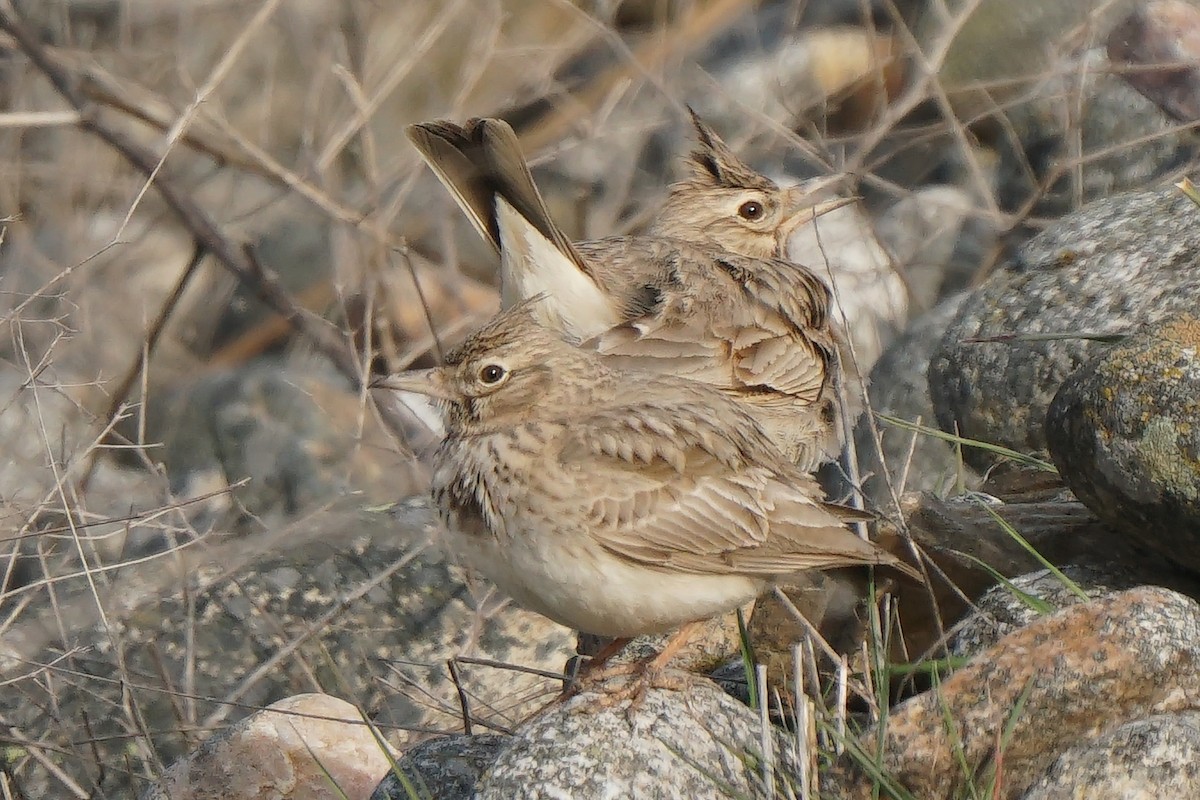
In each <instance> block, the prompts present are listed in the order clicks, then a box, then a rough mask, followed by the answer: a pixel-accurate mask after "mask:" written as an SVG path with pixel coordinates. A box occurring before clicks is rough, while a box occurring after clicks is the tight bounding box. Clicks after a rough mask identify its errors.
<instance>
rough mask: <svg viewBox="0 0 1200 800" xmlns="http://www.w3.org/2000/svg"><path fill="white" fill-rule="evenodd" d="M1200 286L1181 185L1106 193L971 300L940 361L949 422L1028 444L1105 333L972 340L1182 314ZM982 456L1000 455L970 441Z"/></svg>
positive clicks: (1122, 327)
mask: <svg viewBox="0 0 1200 800" xmlns="http://www.w3.org/2000/svg"><path fill="white" fill-rule="evenodd" d="M1198 293H1200V209H1197V208H1196V206H1195V205H1194V204H1193V203H1192V202H1191V201H1190V200H1188V199H1187V198H1186V197H1184V196H1183V195H1181V194H1180V193H1179V192H1178V190H1176V189H1174V188H1164V189H1161V190H1158V191H1154V192H1142V193H1137V194H1124V195H1119V196H1116V197H1112V198H1109V199H1106V200H1101V201H1098V202H1096V203H1093V204H1091V205H1089V206H1087V207H1086V208H1084V209H1082V210H1080V211H1078V212H1076V213H1074V214H1071V215H1069V216H1066V217H1063V219H1061V220H1060V221H1059V222H1057V223H1056V224H1054V225H1053V226H1051V227H1050V228H1047V229H1046V230H1045V231H1044V232H1043V233H1041V234H1040V235H1038V236H1036V237H1034V238H1033V239H1031V240H1030V241H1029V242H1027V243H1026V244H1025V245H1024V246H1023V247H1022V248H1021V249H1020V251H1019V253H1018V254H1017V256H1016V257H1015V258H1014V259H1013V260H1012V261H1011V262H1010V263H1008V264H1007V265H1006V266H1005V268H1004V269H1003V270H1001V271H999V272H997V273H996V274H994V275H992V276H991V277H990V278H989V279H988V280H987V281H986V282H985V283H984V284H983V286H981V287H980V288H979V289H978V290H976V291H975V292H974V293H973V294H972V295H971V296H970V298H969V299H968V300H967V301H966V303H964V305H963V307H962V308H961V309H960V311H959V313H958V315H957V316H956V317H955V319H954V321H953V322H952V323H951V324H950V326H949V327H948V328H947V330H946V333H945V335H944V336H943V337H942V341H941V344H940V345H939V346H938V348H937V351H936V352H935V353H934V355H933V358H932V360H931V362H930V365H929V391H930V396H931V398H932V399H933V405H934V408H935V409H936V410H937V417H938V424H939V425H940V426H941V427H942V428H943V429H944V430H954V428H955V426H956V425H957V427H958V429H959V430H960V431H961V432H962V434H963V435H964V436H966V437H968V438H972V439H980V440H983V441H987V442H993V443H996V444H1001V445H1005V446H1007V447H1011V448H1013V449H1016V450H1021V451H1026V452H1042V451H1044V450H1045V447H1046V439H1045V432H1044V423H1045V420H1046V409H1047V408H1048V407H1049V406H1050V401H1051V399H1052V398H1053V397H1054V393H1055V392H1057V391H1058V387H1059V385H1060V384H1061V383H1062V382H1063V380H1064V379H1065V378H1066V377H1067V376H1068V375H1070V374H1071V373H1072V372H1074V371H1075V370H1076V369H1078V368H1079V367H1080V366H1081V365H1082V364H1084V363H1086V361H1087V360H1088V359H1089V358H1091V357H1093V356H1095V355H1096V353H1097V352H1099V351H1100V350H1102V349H1103V348H1104V347H1105V345H1103V344H1101V343H1098V342H1094V341H1085V340H1079V339H1067V340H1057V341H1049V342H998V343H987V344H977V343H967V342H964V340H965V339H967V338H969V337H981V336H995V335H998V334H1011V333H1063V332H1073V331H1083V332H1116V331H1127V330H1131V329H1133V328H1134V327H1136V326H1137V325H1140V324H1142V323H1146V322H1150V323H1154V322H1161V321H1166V320H1169V319H1172V318H1174V317H1176V316H1177V315H1178V314H1180V313H1185V312H1189V311H1191V310H1192V309H1193V308H1194V307H1195V298H1196V297H1197V294H1198ZM964 455H965V456H966V457H968V458H971V459H973V460H974V461H975V463H976V465H979V466H987V465H988V464H989V463H990V462H991V458H990V457H989V456H987V454H986V453H984V452H982V451H979V450H978V449H976V448H967V449H964Z"/></svg>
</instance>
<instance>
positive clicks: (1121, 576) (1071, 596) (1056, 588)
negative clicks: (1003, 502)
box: [948, 566, 1138, 657]
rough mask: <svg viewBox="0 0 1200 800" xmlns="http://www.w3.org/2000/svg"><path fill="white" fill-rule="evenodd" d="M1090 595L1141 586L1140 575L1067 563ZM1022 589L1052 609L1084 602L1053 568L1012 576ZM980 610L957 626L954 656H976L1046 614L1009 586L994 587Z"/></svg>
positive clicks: (1069, 571) (953, 636)
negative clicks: (1138, 578) (1138, 577)
mask: <svg viewBox="0 0 1200 800" xmlns="http://www.w3.org/2000/svg"><path fill="white" fill-rule="evenodd" d="M1060 571H1061V572H1062V573H1063V574H1064V575H1066V576H1067V578H1068V579H1070V580H1071V581H1073V582H1074V583H1075V585H1076V586H1078V587H1079V588H1080V589H1082V590H1083V593H1084V594H1086V595H1087V596H1088V597H1089V598H1092V599H1095V598H1097V597H1103V596H1104V595H1107V594H1112V593H1113V592H1117V591H1121V590H1123V589H1130V588H1132V587H1134V586H1137V585H1138V581H1137V576H1135V575H1134V574H1133V573H1132V572H1129V571H1127V570H1122V569H1121V568H1120V567H1117V566H1110V567H1105V568H1103V569H1101V568H1099V567H1093V566H1081V567H1076V566H1066V567H1062V569H1061V570H1060ZM1009 580H1010V582H1011V583H1012V584H1013V586H1015V587H1016V588H1017V589H1018V590H1020V591H1022V592H1025V593H1026V594H1028V595H1031V596H1033V597H1036V598H1037V599H1039V600H1042V601H1044V602H1046V603H1049V604H1050V606H1051V608H1052V609H1055V610H1057V609H1060V608H1066V607H1067V606H1073V605H1077V604H1078V603H1080V602H1082V601H1083V600H1082V598H1081V597H1079V595H1077V594H1075V592H1073V591H1072V590H1071V589H1070V588H1069V587H1068V586H1067V585H1066V584H1065V583H1063V581H1062V580H1061V579H1060V578H1059V577H1058V576H1057V575H1054V574H1053V573H1052V572H1050V570H1048V569H1043V570H1039V571H1038V572H1031V573H1029V574H1027V575H1018V576H1016V577H1015V578H1010V579H1009ZM975 607H976V609H977V610H975V611H974V612H972V613H971V614H970V615H969V616H967V617H966V618H964V619H963V620H962V621H961V622H959V623H958V624H957V625H955V626H954V629H953V630H952V631H951V632H950V641H949V644H948V649H949V650H950V653H951V655H955V656H967V657H970V656H974V655H975V654H977V653H980V652H982V651H983V650H986V649H987V648H989V647H991V646H992V645H994V644H995V643H996V642H998V641H1000V639H1002V638H1003V637H1005V636H1007V635H1008V634H1010V633H1012V632H1013V631H1016V630H1018V629H1020V628H1023V627H1025V626H1026V625H1028V624H1029V623H1031V622H1033V621H1034V620H1035V619H1037V618H1038V617H1040V616H1042V614H1041V613H1040V612H1038V611H1036V610H1034V609H1033V608H1030V606H1029V604H1028V603H1027V602H1025V601H1024V600H1023V599H1021V598H1019V597H1017V596H1016V595H1015V594H1013V591H1012V589H1010V588H1009V587H1007V586H1003V585H1000V586H994V587H992V588H991V589H988V590H987V591H986V592H985V593H984V595H983V597H981V598H979V600H977V601H976V602H975Z"/></svg>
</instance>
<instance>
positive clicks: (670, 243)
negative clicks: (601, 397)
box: [409, 119, 844, 470]
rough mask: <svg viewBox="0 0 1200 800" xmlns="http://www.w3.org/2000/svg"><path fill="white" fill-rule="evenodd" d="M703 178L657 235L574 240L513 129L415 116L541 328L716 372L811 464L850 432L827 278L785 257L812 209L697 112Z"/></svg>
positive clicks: (712, 376)
mask: <svg viewBox="0 0 1200 800" xmlns="http://www.w3.org/2000/svg"><path fill="white" fill-rule="evenodd" d="M695 122H696V126H697V130H698V131H699V133H700V141H701V146H700V149H699V150H697V151H696V152H695V153H694V154H693V155H692V157H691V163H692V164H693V165H694V166H693V176H692V178H691V179H690V180H688V181H684V182H681V183H679V184H676V186H675V187H673V189H672V192H671V196H670V198H669V199H668V201H667V204H666V206H665V207H664V209H663V212H662V217H661V219H660V220H659V221H658V222H656V223H655V226H654V229H653V235H649V236H621V237H608V238H605V239H598V240H592V241H583V242H575V243H572V242H571V241H570V240H569V239H568V238H567V237H566V236H565V235H564V234H563V233H562V232H561V230H560V229H559V228H558V226H557V225H556V224H555V223H554V221H553V220H552V219H551V218H550V215H549V213H548V211H547V210H546V205H545V203H544V202H543V200H542V198H541V195H540V194H539V193H538V190H537V187H536V186H535V185H534V183H533V178H532V176H531V174H530V171H529V167H528V165H527V163H526V161H525V158H524V155H523V154H522V153H521V149H520V146H519V144H518V142H517V138H516V135H515V134H514V133H513V130H512V128H510V127H509V126H508V125H507V124H506V123H504V122H502V121H500V120H495V119H480V120H473V121H471V122H468V123H467V124H466V125H464V126H460V125H456V124H454V123H451V122H430V123H422V124H419V125H414V126H412V127H411V128H410V129H409V136H410V138H411V139H412V140H413V142H414V144H415V145H416V147H417V149H418V150H419V151H420V152H421V154H422V155H423V157H424V158H425V160H426V161H427V162H428V163H429V165H430V166H431V167H432V169H433V170H434V171H435V172H436V173H437V175H438V176H439V177H440V178H441V180H442V182H443V183H444V184H445V185H446V186H447V188H449V190H450V191H451V193H452V194H453V195H454V197H455V198H456V199H457V200H458V203H459V205H460V206H461V207H462V208H463V209H464V211H465V212H466V213H467V215H468V216H469V217H470V219H471V220H472V222H473V223H474V225H475V226H476V228H477V229H478V230H479V232H480V233H481V234H482V235H483V236H484V237H485V238H486V239H487V240H488V241H489V242H491V243H492V244H493V246H495V247H496V249H497V250H498V251H499V253H500V257H501V292H502V299H503V304H504V306H505V307H509V306H511V305H513V304H514V303H516V302H518V301H520V300H522V299H525V298H529V297H533V296H535V295H544V296H545V301H544V302H541V303H539V304H538V305H537V307H536V309H535V312H534V313H535V314H536V315H537V317H538V319H539V321H540V322H542V323H543V324H545V325H547V326H549V327H551V328H553V329H555V330H558V331H561V332H563V333H564V334H565V335H567V336H568V337H570V338H572V339H575V340H577V341H580V342H584V343H585V345H586V346H588V347H590V348H593V349H595V350H597V351H598V352H600V353H602V354H604V355H606V356H608V357H610V358H613V359H617V360H618V361H619V363H618V366H622V367H627V366H636V367H638V368H642V369H647V370H651V371H654V372H664V373H671V374H677V375H681V376H683V377H687V378H691V379H693V380H699V381H703V382H706V383H710V384H712V385H714V386H716V387H718V388H720V389H722V390H724V391H726V392H727V393H729V394H730V395H731V396H732V397H734V398H735V399H737V400H739V401H741V402H744V403H745V404H746V407H747V409H748V410H749V411H750V412H751V413H752V414H754V415H755V417H756V418H757V419H758V421H759V423H760V424H761V425H763V426H764V427H765V428H766V429H767V431H768V433H770V434H771V436H772V437H773V438H775V440H776V442H777V443H778V444H779V446H780V447H781V449H783V450H784V452H785V454H786V455H787V456H788V457H789V458H791V459H792V460H793V461H795V462H796V463H797V464H799V465H800V466H802V467H803V468H804V469H806V470H809V469H813V468H815V467H816V466H817V465H818V464H820V463H821V461H823V460H825V459H826V458H828V457H829V456H830V455H832V454H835V453H836V451H837V449H838V447H839V444H840V436H839V435H840V425H838V424H837V419H836V414H835V413H834V409H835V406H836V403H835V402H834V401H833V400H832V398H831V394H832V392H831V389H830V379H831V377H832V376H833V375H834V374H835V373H836V371H837V350H836V341H835V335H834V332H833V330H832V328H831V324H830V317H829V301H830V297H829V290H828V288H827V287H826V286H825V284H824V283H823V282H822V281H821V280H820V278H818V277H817V276H816V275H815V274H814V273H813V272H811V271H810V270H808V269H807V268H805V267H802V266H800V265H797V264H793V263H791V262H788V261H784V260H782V259H779V258H775V257H773V256H771V255H770V254H771V253H773V252H775V251H776V250H778V248H779V247H780V246H781V245H780V243H781V242H782V241H783V240H784V239H785V238H786V234H787V232H790V230H791V229H792V228H794V226H795V225H796V224H799V222H798V221H797V220H799V221H804V220H805V219H811V218H812V216H813V215H814V214H817V213H821V212H822V211H823V210H828V209H829V208H833V207H837V206H839V205H842V204H843V202H844V201H841V200H838V201H833V202H830V203H825V204H822V205H820V206H816V207H811V206H808V207H804V208H802V209H801V210H797V209H798V208H799V207H800V205H801V200H800V199H799V198H798V196H796V195H793V193H792V190H783V189H780V188H779V187H778V186H777V185H775V184H774V183H773V182H771V181H769V180H768V179H767V178H765V177H763V176H761V175H759V174H758V173H755V172H754V171H753V170H751V169H750V168H749V167H747V166H746V165H745V164H743V163H742V162H741V161H739V160H738V159H737V158H736V157H735V156H734V155H733V154H732V152H730V151H729V148H728V147H726V146H725V144H724V143H723V142H722V141H721V140H720V139H719V138H718V137H717V136H716V134H714V133H712V131H710V130H708V128H707V127H705V126H704V125H703V123H702V122H700V121H699V119H695Z"/></svg>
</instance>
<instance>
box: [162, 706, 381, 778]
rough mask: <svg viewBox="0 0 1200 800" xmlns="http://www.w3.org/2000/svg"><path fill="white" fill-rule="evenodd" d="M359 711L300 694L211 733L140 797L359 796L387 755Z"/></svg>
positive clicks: (352, 707)
mask: <svg viewBox="0 0 1200 800" xmlns="http://www.w3.org/2000/svg"><path fill="white" fill-rule="evenodd" d="M386 747H387V745H386V744H381V743H380V742H379V740H378V739H377V738H376V737H375V734H373V733H372V732H371V729H370V728H369V727H367V725H366V723H365V721H364V720H363V716H362V712H360V711H359V710H358V709H357V708H355V707H354V706H353V705H352V704H350V703H347V702H346V701H345V700H339V699H337V698H336V697H330V696H328V695H324V694H302V695H297V696H295V697H288V698H286V699H283V700H280V701H278V702H276V703H272V704H271V705H270V706H268V707H267V708H265V709H263V710H262V711H259V712H257V713H256V714H254V715H253V716H251V717H248V718H246V719H244V720H242V721H241V722H240V723H238V725H236V726H234V727H233V728H230V729H228V730H225V731H222V732H220V733H217V734H214V735H213V736H212V737H210V738H209V739H208V740H207V741H205V742H204V744H203V745H202V746H201V747H200V748H199V749H197V750H196V751H195V752H193V753H192V754H191V755H189V756H188V757H186V758H183V759H180V760H179V761H178V762H176V763H175V764H174V765H172V766H171V768H170V769H168V770H167V771H166V773H164V774H163V777H162V779H161V780H160V781H159V782H158V783H157V784H156V785H154V786H152V787H151V788H149V789H148V790H146V792H145V793H144V794H143V795H142V799H143V800H275V799H276V798H280V797H286V798H289V800H337V799H338V798H342V800H365V798H367V797H369V795H370V793H371V789H372V788H373V787H374V786H375V785H376V784H377V783H378V782H379V779H380V778H381V777H383V775H384V774H385V773H386V772H387V770H388V767H389V765H390V763H391V761H390V756H389V754H388V753H387V752H386Z"/></svg>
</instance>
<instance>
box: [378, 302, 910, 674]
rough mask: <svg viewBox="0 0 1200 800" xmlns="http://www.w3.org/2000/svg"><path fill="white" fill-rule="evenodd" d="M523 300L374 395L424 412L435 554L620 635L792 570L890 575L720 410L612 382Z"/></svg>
mask: <svg viewBox="0 0 1200 800" xmlns="http://www.w3.org/2000/svg"><path fill="white" fill-rule="evenodd" d="M536 302H538V301H537V300H534V301H532V303H536ZM532 303H531V302H525V303H521V304H519V305H518V306H516V307H514V308H511V309H509V310H507V311H504V312H501V314H500V315H499V316H498V317H496V318H495V319H494V320H492V321H491V322H489V323H488V324H487V325H485V326H484V327H483V328H481V329H480V330H478V331H477V332H476V333H474V334H472V335H471V336H470V337H469V338H468V339H467V340H466V342H465V343H464V344H463V345H462V346H460V347H459V348H458V349H457V350H455V351H453V352H452V353H450V354H449V355H448V356H447V358H446V364H445V366H442V367H438V368H434V369H429V370H419V371H414V372H407V373H401V374H399V375H396V376H392V377H389V378H385V379H382V380H380V381H377V382H376V384H375V385H376V386H380V387H384V388H393V389H403V390H407V391H414V392H420V393H423V394H426V395H428V396H431V397H434V398H436V399H437V400H438V402H439V405H440V407H441V409H442V411H443V413H444V415H445V422H446V435H445V439H444V440H443V442H442V444H441V446H440V447H439V448H438V450H437V453H436V456H435V458H434V472H433V479H432V483H433V488H432V491H433V496H434V499H435V501H436V504H437V506H438V508H439V511H440V512H441V514H442V516H443V519H444V520H445V522H446V526H447V528H448V529H449V534H450V537H451V539H450V545H451V548H452V549H453V550H454V551H455V552H456V553H457V554H460V555H461V556H462V557H463V558H464V560H465V561H466V562H467V563H468V564H470V565H472V566H474V567H475V568H477V569H478V570H479V571H480V572H482V573H483V574H484V575H486V576H487V577H489V578H490V579H491V580H492V581H493V582H494V583H495V584H496V585H497V586H498V587H499V588H500V589H501V590H502V591H504V592H505V593H506V594H508V595H509V596H511V597H512V598H513V599H515V600H516V601H517V602H518V603H520V604H521V605H523V606H525V607H527V608H529V609H531V610H533V611H536V612H538V613H540V614H543V615H545V616H547V617H549V618H551V619H553V620H555V621H556V622H559V623H561V624H563V625H567V626H570V627H572V628H576V629H578V630H582V631H585V632H589V633H594V634H599V635H603V636H618V637H630V636H635V635H640V634H644V633H653V632H662V631H665V630H668V629H671V628H675V627H677V626H680V625H685V627H686V623H690V622H694V621H697V620H700V619H703V618H706V617H709V616H712V615H715V614H718V613H721V612H725V611H729V610H731V609H734V608H736V607H738V606H740V605H742V604H743V603H745V602H747V601H749V600H751V599H753V598H754V597H755V596H757V595H758V594H759V593H760V592H762V591H764V589H766V588H767V587H769V586H770V585H772V584H774V583H776V582H783V581H786V580H787V579H788V578H789V576H795V575H796V574H797V573H799V572H801V571H803V570H809V569H823V568H832V567H839V566H849V565H865V564H892V565H897V566H898V567H899V568H900V569H902V570H905V571H907V570H908V568H907V567H906V566H905V565H903V564H900V563H899V562H898V561H897V559H896V558H895V557H893V556H892V555H890V554H889V553H887V552H885V551H883V550H881V549H880V548H878V547H876V546H875V545H873V544H871V543H870V542H868V541H865V540H863V539H860V538H859V537H858V536H855V535H854V534H853V533H851V531H850V530H849V529H848V528H846V527H845V525H844V522H845V521H846V520H849V519H861V516H860V512H857V511H855V510H853V509H847V508H843V507H840V506H835V505H831V504H829V503H826V502H823V501H822V499H821V494H820V489H819V488H818V487H817V485H816V483H815V482H814V481H813V480H812V479H811V478H810V477H809V476H808V475H806V474H805V473H803V472H801V471H800V470H799V469H798V468H797V467H796V466H795V465H793V464H792V463H790V462H789V461H787V459H786V458H784V457H783V455H782V454H781V453H780V452H779V451H778V450H777V449H776V448H775V447H774V445H773V444H772V442H771V441H770V439H769V438H768V436H767V435H766V434H765V433H764V432H763V430H762V429H761V428H760V427H759V425H758V424H757V423H756V422H755V421H754V419H753V418H752V417H750V416H749V415H748V414H747V413H746V412H745V411H743V410H742V407H741V406H739V405H738V404H737V403H736V402H734V401H732V400H730V399H729V398H728V397H727V396H726V395H724V394H722V393H720V392H718V391H716V390H714V389H712V388H711V387H708V386H705V385H703V384H699V383H695V382H692V381H687V380H681V379H679V378H676V377H673V376H669V375H654V374H649V373H640V374H638V373H634V372H630V371H623V370H618V369H614V368H613V367H611V366H610V365H609V364H608V362H606V361H605V360H604V359H603V358H601V357H599V356H597V355H596V354H594V353H591V352H588V351H586V350H582V349H579V348H576V347H573V346H572V345H570V344H568V343H566V342H565V341H564V340H562V339H560V338H559V336H558V334H556V333H554V332H552V331H550V330H547V329H546V328H544V327H542V326H541V325H539V324H538V323H537V322H536V321H535V319H534V316H535V314H534V309H533V307H532ZM670 652H673V650H672V648H670V647H668V648H667V650H665V651H664V653H663V656H666V657H669V653H670ZM660 658H661V656H660ZM664 660H665V659H664ZM655 661H656V664H655V665H656V666H661V664H662V663H663V661H660V660H659V659H655Z"/></svg>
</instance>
